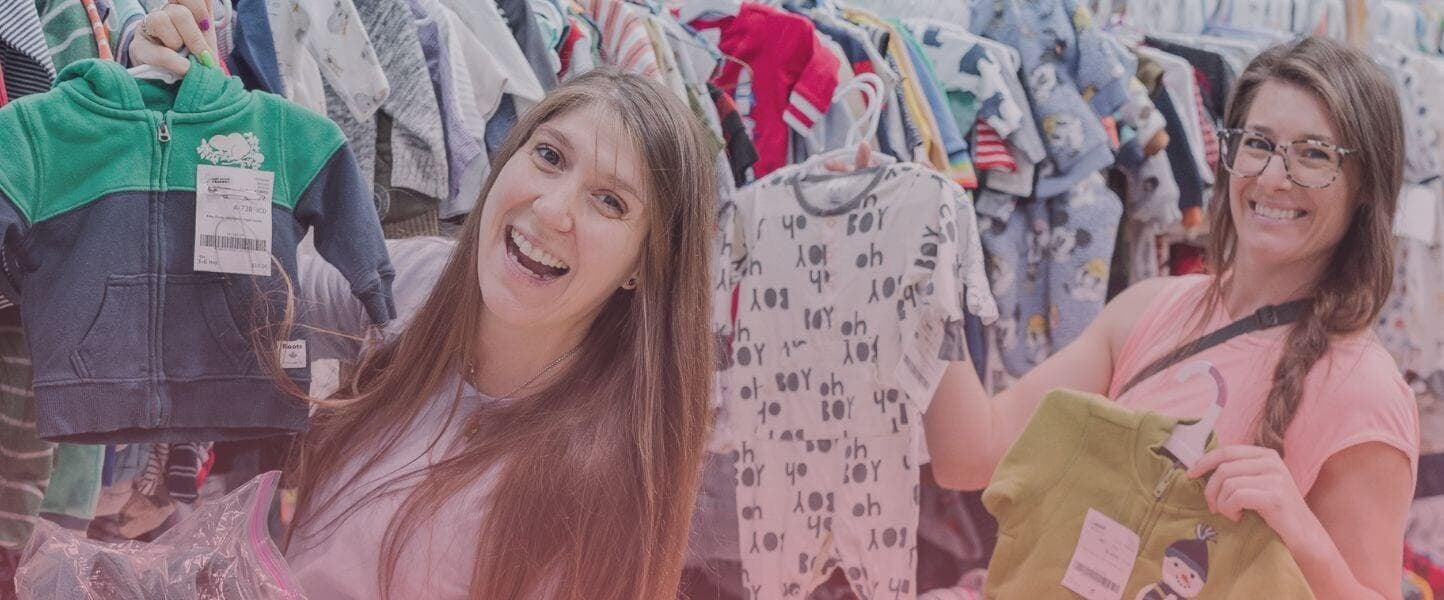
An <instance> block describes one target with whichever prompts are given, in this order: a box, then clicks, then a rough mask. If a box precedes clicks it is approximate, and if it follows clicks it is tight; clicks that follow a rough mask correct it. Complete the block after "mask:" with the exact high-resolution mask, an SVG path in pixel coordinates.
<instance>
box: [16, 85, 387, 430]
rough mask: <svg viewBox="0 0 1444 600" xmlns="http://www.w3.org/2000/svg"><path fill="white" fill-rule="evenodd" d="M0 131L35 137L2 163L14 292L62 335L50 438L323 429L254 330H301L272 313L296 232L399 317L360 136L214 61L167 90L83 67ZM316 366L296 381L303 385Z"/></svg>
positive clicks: (373, 309)
mask: <svg viewBox="0 0 1444 600" xmlns="http://www.w3.org/2000/svg"><path fill="white" fill-rule="evenodd" d="M158 115H163V117H164V118H162V117H161V116H158ZM77 124H83V126H79V125H77ZM60 131H65V132H77V131H84V132H86V134H85V135H83V136H78V137H77V136H74V135H59V134H58V133H57V132H60ZM0 137H4V138H5V139H17V140H24V141H26V144H24V145H22V147H20V148H18V149H17V150H16V151H14V152H7V153H5V154H4V155H0V162H3V165H0V200H3V202H0V217H3V220H4V221H5V222H6V223H9V225H8V227H7V228H5V229H4V231H6V232H8V233H7V235H6V236H5V238H4V240H3V242H4V246H5V257H6V261H8V263H9V264H8V265H7V268H6V269H5V271H6V273H7V274H8V276H7V277H6V278H4V280H3V281H0V284H3V285H0V287H3V291H4V292H5V295H6V296H8V297H10V298H12V299H20V300H23V301H21V302H17V304H19V305H20V306H21V313H22V317H23V320H24V323H25V327H26V329H27V331H43V332H45V335H44V336H39V337H34V336H32V337H31V338H30V349H31V352H32V354H33V355H34V356H35V365H36V366H37V368H36V369H35V398H36V406H37V421H38V428H39V431H40V434H41V436H42V437H45V438H50V439H57V440H59V441H72V442H80V443H119V442H125V441H152V442H153V441H194V440H196V439H240V438H247V437H263V436H265V435H274V434H279V433H288V432H293V431H299V430H301V429H304V427H305V424H306V416H307V413H306V407H305V406H304V405H303V404H299V403H297V402H295V401H294V399H293V398H291V397H290V395H289V394H287V393H286V392H284V391H282V390H280V389H278V388H277V387H276V385H275V380H274V377H273V376H272V375H271V374H270V372H269V371H267V370H265V369H264V368H263V366H262V364H261V363H260V357H259V355H258V354H257V351H256V350H257V349H256V347H255V345H254V342H253V341H251V340H252V338H251V337H250V336H248V335H247V333H249V332H260V333H259V335H261V336H262V337H261V339H267V338H265V337H264V336H266V335H279V334H281V333H282V332H280V331H274V330H272V328H270V327H267V325H269V324H275V323H279V322H280V321H281V318H280V317H279V314H280V312H281V311H282V310H284V306H283V305H282V301H283V300H284V298H286V297H287V294H286V293H285V287H286V282H287V281H294V280H295V274H294V270H295V266H294V265H295V262H294V260H295V258H294V256H295V248H296V244H298V243H299V242H300V240H301V238H302V237H303V236H304V235H305V234H306V232H307V231H308V230H309V229H310V228H311V227H313V226H314V227H315V230H316V237H315V239H316V246H317V248H319V249H320V250H321V251H322V252H323V253H324V254H325V255H326V256H327V257H328V259H330V260H333V261H335V262H336V263H337V264H339V265H340V268H341V269H342V270H343V271H344V272H346V273H347V274H348V275H349V277H350V279H351V281H352V283H353V285H354V287H353V290H354V291H355V294H356V296H357V297H358V298H359V299H360V300H361V301H362V302H363V303H364V304H365V305H366V307H367V309H368V311H369V313H370V315H371V317H372V319H373V320H374V321H375V322H378V323H383V322H385V321H387V320H388V319H390V318H391V316H392V311H393V309H392V307H391V293H390V279H391V277H392V271H391V267H390V265H389V263H388V261H387V258H386V252H385V249H384V247H382V245H381V231H380V225H379V222H378V220H377V218H376V212H375V210H374V209H373V208H372V206H371V203H370V202H368V201H367V200H368V198H367V195H366V193H367V192H368V191H369V190H370V186H369V185H368V183H369V182H364V181H362V180H361V178H360V175H359V173H358V171H357V169H356V164H355V161H354V159H353V158H352V157H351V153H350V150H349V148H348V147H347V146H346V145H345V140H344V139H343V138H342V137H341V132H340V131H339V130H338V129H337V128H336V126H335V125H334V124H332V123H331V122H330V121H326V120H325V119H324V118H323V117H321V116H319V115H316V114H315V113H312V112H310V111H307V110H305V109H303V108H300V107H299V106H296V105H295V104H292V103H288V102H286V101H284V100H283V99H280V98H278V97H276V96H273V95H270V94H265V93H258V92H248V91H246V90H245V89H243V88H242V86H241V82H240V81H239V80H238V79H236V78H232V77H227V76H225V75H224V74H223V73H221V72H220V71H219V70H218V69H213V68H209V67H203V66H198V65H197V66H194V67H192V68H191V70H190V71H189V72H188V73H187V74H186V76H185V78H184V79H183V80H182V81H181V82H180V85H179V86H167V84H164V83H162V82H158V81H155V80H149V79H137V78H135V77H134V76H132V75H131V74H130V73H128V72H126V70H125V69H124V68H122V67H121V66H120V65H118V64H116V63H114V62H110V61H100V60H95V59H91V60H85V61H80V62H78V63H75V64H72V65H71V66H69V67H67V68H66V69H65V71H63V72H62V77H61V83H60V84H58V85H57V87H56V89H55V90H52V91H51V92H49V93H46V94H41V95H37V96H35V97H33V98H29V99H26V100H23V101H20V102H15V103H12V104H11V105H9V106H6V107H5V108H4V109H3V110H0ZM300 148H305V149H307V150H308V151H306V152H302V151H298V149H300ZM61 157H63V158H61ZM207 181H209V183H206V182H207ZM82 182H83V185H82ZM202 201H205V202H208V203H210V205H212V206H214V205H221V206H224V207H226V208H227V209H229V208H230V207H232V206H236V205H237V203H242V204H240V206H242V207H243V208H249V209H253V210H252V212H250V213H246V214H252V215H255V217H254V218H255V219H256V221H254V222H248V221H247V220H245V219H241V218H238V217H232V218H230V219H224V218H222V216H213V217H206V216H205V215H206V214H207V213H206V211H201V210H198V209H197V208H196V207H197V205H198V203H201V202H202ZM262 201H264V204H263V205H262V206H264V208H265V209H266V210H264V211H260V212H255V211H259V209H256V208H255V204H256V203H259V202H262ZM273 206H274V208H273ZM216 210H220V209H219V208H217V209H216ZM209 214H212V215H215V214H216V213H209ZM223 224H224V225H223ZM206 228H209V231H210V232H207V231H206ZM223 250H244V251H245V252H244V253H243V254H242V256H240V257H235V256H234V255H232V254H230V252H223ZM251 252H256V253H258V254H262V256H258V257H255V258H256V259H257V260H252V256H251V255H250V253H251ZM235 259H239V260H235ZM222 261H224V262H222ZM22 265H23V266H22ZM208 270H209V271H212V272H206V271H208ZM288 277H289V279H288ZM79 315H86V316H85V318H77V317H78V316H79ZM268 331H269V333H266V332H268ZM289 333H290V335H291V337H289V338H287V339H290V340H296V339H298V338H299V340H298V341H301V340H304V339H305V338H306V337H307V333H306V331H305V330H304V329H300V328H298V329H296V330H293V331H291V332H289ZM269 339H277V338H275V337H272V338H269ZM303 343H304V342H303ZM304 366H305V365H293V366H291V367H287V370H286V371H285V372H286V375H287V376H289V377H291V378H292V380H293V381H295V382H296V383H297V384H298V385H303V386H304V385H305V382H306V381H307V380H308V379H309V370H307V369H304V368H303V367H304ZM303 389H304V388H303ZM236 397H245V398H247V401H246V402H240V403H238V402H235V401H234V398H236Z"/></svg>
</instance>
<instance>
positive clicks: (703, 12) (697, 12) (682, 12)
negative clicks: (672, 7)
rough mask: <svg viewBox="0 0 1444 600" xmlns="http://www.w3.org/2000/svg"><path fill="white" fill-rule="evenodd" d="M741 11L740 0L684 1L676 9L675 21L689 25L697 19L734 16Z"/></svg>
mask: <svg viewBox="0 0 1444 600" xmlns="http://www.w3.org/2000/svg"><path fill="white" fill-rule="evenodd" d="M741 10H742V2H741V0H686V1H685V2H683V3H682V6H680V7H679V8H678V9H677V21H678V22H680V23H690V22H692V20H693V19H696V18H698V17H705V16H708V15H709V14H710V15H711V16H727V15H736V14H737V13H738V11H741Z"/></svg>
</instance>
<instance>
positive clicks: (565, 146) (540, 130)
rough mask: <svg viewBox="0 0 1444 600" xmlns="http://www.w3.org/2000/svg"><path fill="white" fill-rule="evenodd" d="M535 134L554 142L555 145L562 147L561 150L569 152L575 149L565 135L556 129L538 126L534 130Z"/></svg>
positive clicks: (549, 126)
mask: <svg viewBox="0 0 1444 600" xmlns="http://www.w3.org/2000/svg"><path fill="white" fill-rule="evenodd" d="M536 132H537V135H538V136H545V137H549V138H552V139H553V140H555V141H556V143H557V145H558V146H561V147H562V150H566V151H567V152H571V151H573V150H575V149H576V148H575V147H574V146H572V141H571V140H570V139H568V138H567V136H566V134H564V133H562V132H561V130H560V129H557V128H556V127H552V126H551V125H540V126H538V127H537V128H536Z"/></svg>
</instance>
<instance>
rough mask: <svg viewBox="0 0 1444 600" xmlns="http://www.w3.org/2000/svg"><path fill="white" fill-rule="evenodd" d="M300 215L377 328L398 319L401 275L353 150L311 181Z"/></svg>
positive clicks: (343, 150) (343, 151)
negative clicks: (396, 291)
mask: <svg viewBox="0 0 1444 600" xmlns="http://www.w3.org/2000/svg"><path fill="white" fill-rule="evenodd" d="M295 216H296V218H297V219H298V220H300V222H301V223H302V224H303V225H304V226H306V227H314V228H315V230H316V234H315V239H316V251H317V252H319V253H320V254H321V256H322V257H323V258H325V259H326V262H329V263H331V265H332V266H334V267H336V270H337V271H339V272H340V273H341V275H342V276H343V277H345V278H346V281H347V282H349V283H350V284H351V294H352V295H353V296H355V297H356V298H357V299H358V300H360V301H361V304H362V306H364V307H365V308H366V315H367V316H368V317H370V319H371V322H372V323H376V324H382V323H385V322H387V321H390V320H391V319H394V318H396V305H395V302H394V301H393V300H392V297H391V280H392V279H393V278H394V277H395V271H393V270H392V268H391V259H390V257H389V256H388V255H387V253H386V245H385V243H384V237H383V235H382V233H381V220H380V218H378V217H377V216H376V206H375V204H374V203H373V202H372V200H371V186H370V185H369V184H368V183H367V182H366V181H364V180H363V178H362V177H361V171H360V169H359V168H358V167H357V166H356V158H355V157H354V156H352V154H351V147H350V146H349V145H347V144H341V146H340V147H338V148H337V149H336V152H335V153H334V154H332V155H331V158H330V159H329V160H328V161H327V162H326V166H325V167H324V168H322V169H321V171H320V172H319V173H317V174H316V177H315V178H314V179H312V180H311V183H310V185H309V186H308V187H307V188H306V191H305V193H303V194H302V195H301V200H300V201H299V202H297V203H296V213H295Z"/></svg>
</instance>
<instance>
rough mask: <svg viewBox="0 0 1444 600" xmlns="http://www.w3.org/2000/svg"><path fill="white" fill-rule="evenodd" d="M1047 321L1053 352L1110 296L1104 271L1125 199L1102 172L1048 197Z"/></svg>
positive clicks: (1089, 321)
mask: <svg viewBox="0 0 1444 600" xmlns="http://www.w3.org/2000/svg"><path fill="white" fill-rule="evenodd" d="M1047 205H1048V218H1049V224H1050V225H1051V228H1052V232H1051V236H1050V237H1051V238H1052V239H1051V244H1050V245H1049V249H1050V254H1051V257H1052V258H1051V260H1050V261H1049V262H1050V263H1051V265H1050V273H1049V277H1048V312H1049V318H1048V322H1049V325H1050V333H1051V339H1052V341H1053V349H1054V351H1056V350H1059V349H1062V348H1063V347H1064V346H1066V345H1068V343H1070V342H1072V341H1073V340H1074V339H1076V338H1077V337H1078V335H1079V334H1081V333H1083V329H1084V328H1086V327H1087V326H1088V324H1089V323H1091V322H1092V321H1093V320H1094V319H1095V318H1097V317H1098V313H1099V312H1100V311H1102V310H1103V303H1104V301H1105V300H1106V299H1107V296H1108V271H1109V267H1110V265H1111V263H1112V261H1113V244H1114V241H1115V240H1116V239H1117V235H1118V221H1119V218H1120V217H1122V215H1123V203H1122V202H1121V201H1120V200H1119V199H1118V196H1117V195H1115V194H1114V193H1113V191H1112V190H1109V189H1108V186H1107V185H1106V184H1105V183H1104V182H1103V177H1102V176H1101V175H1097V174H1094V175H1090V176H1089V177H1087V178H1086V179H1083V180H1082V181H1080V182H1078V185H1076V186H1074V188H1073V190H1072V191H1070V192H1069V193H1067V194H1063V195H1061V196H1055V197H1052V198H1049V199H1048V201H1047Z"/></svg>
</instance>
